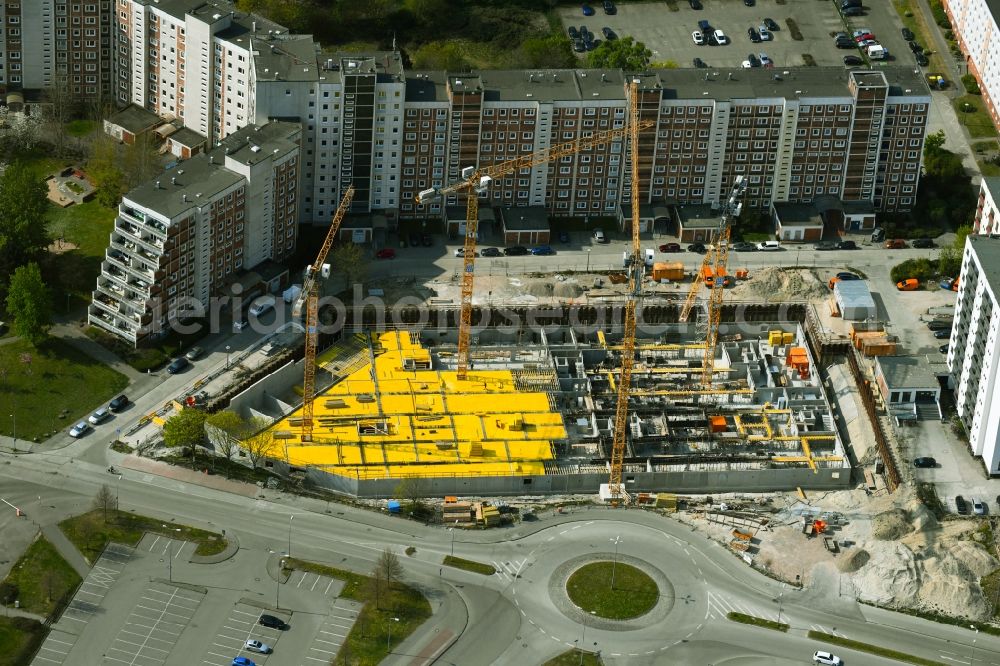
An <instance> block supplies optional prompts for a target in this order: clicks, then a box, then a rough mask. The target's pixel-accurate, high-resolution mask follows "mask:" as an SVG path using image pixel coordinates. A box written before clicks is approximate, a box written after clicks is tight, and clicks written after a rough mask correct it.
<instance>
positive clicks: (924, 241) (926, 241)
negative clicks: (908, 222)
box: [911, 238, 934, 248]
mask: <svg viewBox="0 0 1000 666" xmlns="http://www.w3.org/2000/svg"><path fill="white" fill-rule="evenodd" d="M911 245H912V246H913V247H917V248H928V247H934V241H932V240H931V239H930V238H915V239H913V242H912V243H911Z"/></svg>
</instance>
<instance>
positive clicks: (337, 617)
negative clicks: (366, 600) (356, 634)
mask: <svg viewBox="0 0 1000 666" xmlns="http://www.w3.org/2000/svg"><path fill="white" fill-rule="evenodd" d="M359 610H360V607H359V606H358V604H357V603H355V602H352V601H348V600H345V599H339V598H338V599H337V600H336V601H335V602H334V604H333V609H331V611H330V614H329V615H328V616H327V617H326V619H325V620H323V622H322V624H320V626H319V628H318V629H317V630H316V635H315V636H314V637H313V640H312V644H311V645H310V646H309V653H308V654H307V655H306V656H305V658H306V659H307V660H309V661H310V662H320V663H324V664H329V663H330V659H331V657H332V656H333V655H336V654H337V652H338V651H339V650H340V647H341V646H342V645H343V644H344V641H345V640H347V634H348V632H350V630H351V627H352V626H353V625H354V621H355V620H356V619H357V617H358V611H359Z"/></svg>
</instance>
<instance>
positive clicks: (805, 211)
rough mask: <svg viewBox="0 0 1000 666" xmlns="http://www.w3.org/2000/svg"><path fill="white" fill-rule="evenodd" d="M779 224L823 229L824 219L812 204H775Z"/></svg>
mask: <svg viewBox="0 0 1000 666" xmlns="http://www.w3.org/2000/svg"><path fill="white" fill-rule="evenodd" d="M774 214H775V215H777V216H778V223H779V224H781V225H782V226H786V227H822V226H823V218H822V217H821V216H820V214H819V211H818V210H816V207H815V206H813V205H812V204H801V203H784V202H775V203H774Z"/></svg>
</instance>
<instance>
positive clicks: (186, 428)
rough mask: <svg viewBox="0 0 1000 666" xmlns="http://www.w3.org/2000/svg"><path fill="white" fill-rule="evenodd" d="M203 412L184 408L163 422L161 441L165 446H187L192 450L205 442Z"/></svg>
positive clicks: (204, 417)
mask: <svg viewBox="0 0 1000 666" xmlns="http://www.w3.org/2000/svg"><path fill="white" fill-rule="evenodd" d="M205 419H206V416H205V412H203V411H201V410H200V409H194V408H190V407H188V408H185V409H182V410H181V411H180V413H178V414H176V415H174V416H171V417H170V418H169V419H168V420H167V422H166V423H164V424H163V443H164V444H166V445H167V446H169V447H171V448H174V447H188V446H190V447H191V448H192V450H194V449H195V447H197V446H198V445H201V444H204V442H205Z"/></svg>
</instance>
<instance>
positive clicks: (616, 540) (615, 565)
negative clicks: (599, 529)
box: [608, 535, 622, 590]
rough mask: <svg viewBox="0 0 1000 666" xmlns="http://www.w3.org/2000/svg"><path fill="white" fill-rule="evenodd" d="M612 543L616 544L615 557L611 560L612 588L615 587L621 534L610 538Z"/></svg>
mask: <svg viewBox="0 0 1000 666" xmlns="http://www.w3.org/2000/svg"><path fill="white" fill-rule="evenodd" d="M608 540H609V541H610V542H611V543H613V544H615V559H614V560H613V561H612V562H611V589H612V590H613V589H615V569H616V568H617V567H618V544H619V543H621V540H622V538H621V536H620V535H619V536H616V537H615V538H614V539H608Z"/></svg>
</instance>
